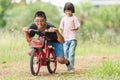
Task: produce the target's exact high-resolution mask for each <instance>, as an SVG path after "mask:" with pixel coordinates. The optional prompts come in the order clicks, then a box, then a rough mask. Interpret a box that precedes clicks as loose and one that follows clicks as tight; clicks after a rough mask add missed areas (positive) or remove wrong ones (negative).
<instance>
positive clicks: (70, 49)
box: [64, 40, 77, 66]
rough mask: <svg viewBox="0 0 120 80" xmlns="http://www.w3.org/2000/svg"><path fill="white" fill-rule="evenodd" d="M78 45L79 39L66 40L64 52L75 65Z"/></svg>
mask: <svg viewBox="0 0 120 80" xmlns="http://www.w3.org/2000/svg"><path fill="white" fill-rule="evenodd" d="M76 46H77V40H70V41H65V43H64V53H65V57H66V58H67V59H68V60H69V61H70V63H71V64H72V65H73V66H74V61H75V49H76Z"/></svg>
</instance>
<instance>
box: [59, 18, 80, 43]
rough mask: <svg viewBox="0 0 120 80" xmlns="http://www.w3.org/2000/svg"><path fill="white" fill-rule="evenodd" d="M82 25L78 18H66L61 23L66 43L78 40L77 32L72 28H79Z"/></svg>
mask: <svg viewBox="0 0 120 80" xmlns="http://www.w3.org/2000/svg"><path fill="white" fill-rule="evenodd" d="M79 26H80V23H79V21H78V19H77V17H76V16H70V17H69V16H64V17H63V18H62V20H61V22H60V29H62V30H63V36H64V39H65V41H68V40H73V39H76V31H72V30H71V28H78V27H79Z"/></svg>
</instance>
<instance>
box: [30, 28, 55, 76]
mask: <svg viewBox="0 0 120 80" xmlns="http://www.w3.org/2000/svg"><path fill="white" fill-rule="evenodd" d="M33 31H36V30H33ZM36 32H39V31H36ZM30 45H31V46H32V47H33V53H32V55H31V60H30V67H31V73H32V74H33V75H37V74H38V72H39V69H40V67H41V66H47V68H48V71H49V72H50V73H54V72H55V71H56V67H57V60H56V59H57V57H56V54H55V52H54V48H53V46H52V45H49V44H48V40H47V39H46V36H39V37H38V38H34V39H33V41H31V43H30ZM51 56H52V58H51ZM35 57H36V58H37V62H36V65H37V68H36V69H35V70H34V61H33V60H34V58H35ZM50 63H53V64H54V65H53V66H52V67H51V65H50Z"/></svg>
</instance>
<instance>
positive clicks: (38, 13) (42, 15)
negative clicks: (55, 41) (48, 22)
mask: <svg viewBox="0 0 120 80" xmlns="http://www.w3.org/2000/svg"><path fill="white" fill-rule="evenodd" d="M35 17H44V18H45V19H46V15H45V13H44V12H43V11H37V12H36V13H35V16H34V18H35Z"/></svg>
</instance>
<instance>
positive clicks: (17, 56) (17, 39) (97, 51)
mask: <svg viewBox="0 0 120 80" xmlns="http://www.w3.org/2000/svg"><path fill="white" fill-rule="evenodd" d="M0 35H1V39H0V57H1V58H0V62H11V61H20V60H27V59H28V58H29V56H28V54H27V51H28V49H29V46H28V43H27V42H26V40H25V36H24V35H23V33H9V32H8V31H7V32H4V34H3V31H1V32H0ZM117 53H120V46H119V45H112V46H110V45H108V44H101V43H99V44H96V43H93V42H85V43H81V41H78V46H77V49H76V56H81V55H102V54H117Z"/></svg>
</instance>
